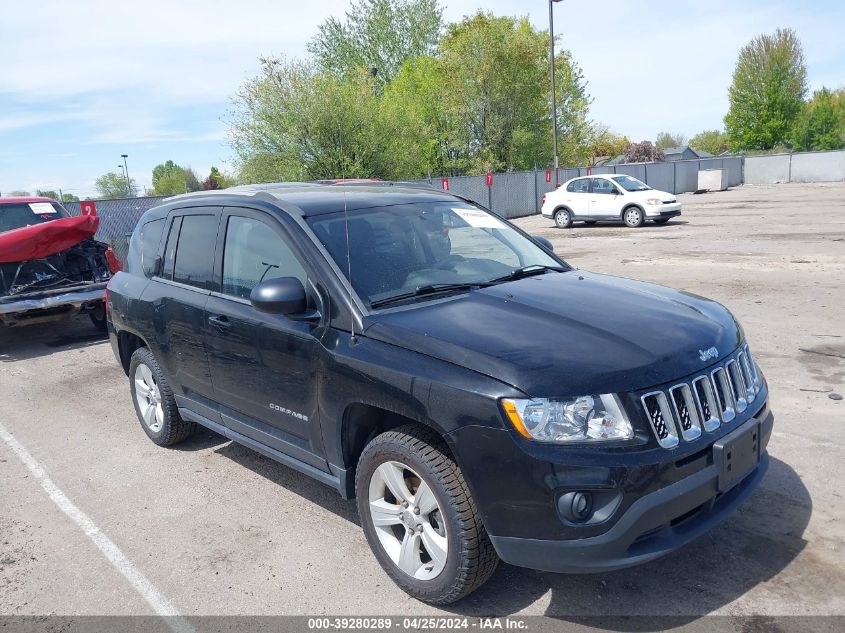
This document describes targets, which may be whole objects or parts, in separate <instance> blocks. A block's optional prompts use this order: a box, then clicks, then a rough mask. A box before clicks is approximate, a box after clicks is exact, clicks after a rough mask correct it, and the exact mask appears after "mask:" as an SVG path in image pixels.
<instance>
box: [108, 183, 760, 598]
mask: <svg viewBox="0 0 845 633" xmlns="http://www.w3.org/2000/svg"><path fill="white" fill-rule="evenodd" d="M129 251H130V252H129V256H128V260H127V262H126V271H125V272H121V273H118V274H117V275H116V276H115V277H114V278H113V279H112V281H111V283H110V284H109V288H108V298H107V302H108V318H109V330H110V336H111V343H112V346H113V347H114V351H115V354H116V355H117V358H118V360H119V362H120V363H121V364H122V366H123V369H124V370H125V371H126V373H127V374H128V376H129V386H130V390H131V395H132V400H133V402H134V405H135V409H136V411H137V414H138V417H139V418H140V421H141V427H142V428H143V429H144V431H145V432H146V434H147V435H148V436H149V437H150V439H152V441H153V442H155V443H156V444H159V445H162V446H168V445H171V444H175V443H176V442H179V441H181V440H184V439H185V438H186V437H187V436H188V435H190V434H191V433H192V432H193V431H194V429H195V428H196V425H197V424H200V425H202V426H205V427H208V428H210V429H213V430H215V431H217V432H218V433H221V434H222V435H224V436H226V437H228V438H231V439H232V440H234V441H236V442H240V443H242V444H244V445H246V446H249V447H251V448H253V449H255V450H257V451H259V452H261V453H263V454H264V455H267V456H269V457H271V458H273V459H275V460H278V461H280V462H282V463H283V464H286V465H288V466H290V467H291V468H295V469H297V470H300V471H302V472H304V473H307V474H309V475H311V476H312V477H314V478H316V479H318V480H320V481H322V482H323V483H325V484H327V485H329V486H331V487H333V488H335V489H337V491H338V492H339V493H340V494H341V495H343V496H344V497H346V498H353V497H355V498H357V504H358V510H359V513H360V516H361V523H362V525H363V528H364V533H365V535H366V538H367V540H368V541H369V544H370V546H371V547H372V549H373V552H374V553H375V556H376V557H377V558H378V560H379V562H380V563H381V565H382V566H383V567H384V569H385V571H386V572H387V574H389V575H390V576H391V578H392V579H393V580H394V581H395V582H396V583H397V584H398V585H399V586H400V587H401V588H402V589H404V590H405V591H407V592H408V593H409V594H411V595H413V596H415V597H417V598H419V599H421V600H424V601H427V602H431V603H437V604H446V603H449V602H453V601H455V600H457V599H459V598H461V597H462V596H465V595H466V594H468V593H469V592H471V591H472V590H474V589H475V588H477V587H478V586H480V585H481V584H482V583H483V582H484V581H485V580H487V579H488V578H489V577H490V575H491V574H492V573H493V571H494V569H495V567H496V564H497V562H498V560H499V559H502V560H504V561H506V562H508V563H512V564H514V565H522V566H526V567H532V568H535V569H541V570H548V571H558V572H590V571H606V570H612V569H618V568H622V567H626V566H629V565H634V564H638V563H642V562H645V561H649V560H652V559H654V558H656V557H658V556H661V555H663V554H666V553H668V552H671V551H673V550H675V549H677V548H678V547H680V546H681V545H683V544H684V543H686V542H688V541H690V540H691V539H693V538H694V537H696V536H698V535H700V534H701V533H702V532H704V531H705V530H707V529H708V528H710V527H711V526H713V525H714V524H715V523H717V522H718V521H720V520H721V519H723V518H724V517H725V516H726V515H727V514H729V513H730V512H731V511H732V510H733V509H735V508H736V507H737V506H738V505H739V504H740V503H741V502H742V501H743V500H744V499H745V498H746V497H747V496H748V495H749V494H750V493H751V491H752V490H753V489H754V488H755V486H756V485H757V484H758V483H759V481H760V479H761V478H762V477H763V474H764V472H765V470H766V467H767V463H768V458H767V455H766V452H765V448H766V444H767V442H768V439H769V436H770V434H771V431H772V422H773V416H772V413H771V412H770V411H769V407H768V404H767V396H768V392H767V386H766V382H765V380H764V379H763V376H762V374H761V372H760V370H759V368H758V367H757V365H756V364H755V363H754V361H753V360H752V357H751V353H750V351H749V349H748V345H747V344H746V342H745V340H744V337H743V332H742V328H741V327H740V326H739V324H738V323H737V322H736V321H735V320H734V318H733V317H732V316H731V314H730V313H729V312H728V310H726V309H725V308H724V307H722V306H721V305H719V304H718V303H715V302H713V301H710V300H708V299H705V298H703V297H699V296H696V295H692V294H689V293H686V292H681V291H677V290H672V289H669V288H664V287H661V286H657V285H654V284H648V283H641V282H637V281H632V280H630V279H622V278H619V277H610V276H607V275H599V274H595V273H590V272H586V271H582V270H576V269H574V268H572V267H571V266H569V265H567V264H566V263H565V262H564V261H562V260H560V259H558V258H557V257H556V256H555V255H554V254H553V252H552V248H551V245H550V244H549V243H548V242H547V241H546V240H544V239H543V238H532V237H530V236H528V235H526V234H525V233H523V232H522V231H521V230H520V229H518V228H517V227H515V226H513V225H512V224H510V223H508V222H507V221H505V220H503V219H501V218H500V217H498V216H496V215H494V214H492V213H489V212H488V211H486V210H484V209H482V208H480V207H478V206H476V205H475V204H473V203H470V202H468V201H466V200H464V199H461V198H458V197H456V196H452V195H449V194H446V193H441V192H439V191H434V190H431V189H423V188H413V187H408V186H398V185H396V186H393V185H391V184H390V183H386V184H384V185H381V186H375V185H368V186H331V185H328V186H327V185H287V186H285V185H261V186H256V187H251V188H250V187H247V188H239V189H234V190H225V191H223V192H219V193H216V194H210V193H204V194H202V195H188V196H180V197H178V198H174V199H171V200H170V201H168V202H166V203H165V204H163V205H162V206H159V207H156V208H154V209H151V210H150V211H148V212H147V213H145V214H144V216H143V217H142V218H141V220H140V222H139V224H138V226H137V228H136V229H135V232H134V233H133V235H132V239H131V243H130V249H129Z"/></svg>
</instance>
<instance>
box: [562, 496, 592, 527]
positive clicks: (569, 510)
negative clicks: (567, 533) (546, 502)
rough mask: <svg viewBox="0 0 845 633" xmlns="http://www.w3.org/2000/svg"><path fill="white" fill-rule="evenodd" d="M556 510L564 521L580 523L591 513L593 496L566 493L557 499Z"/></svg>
mask: <svg viewBox="0 0 845 633" xmlns="http://www.w3.org/2000/svg"><path fill="white" fill-rule="evenodd" d="M557 508H558V512H560V515H561V516H562V517H563V518H564V519H566V520H568V521H572V522H575V523H580V522H582V521H586V520H587V519H589V518H590V515H591V514H592V512H593V496H592V495H591V494H590V493H589V492H567V493H566V494H565V495H562V496H561V497H560V499H558V501H557Z"/></svg>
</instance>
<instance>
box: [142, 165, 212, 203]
mask: <svg viewBox="0 0 845 633" xmlns="http://www.w3.org/2000/svg"><path fill="white" fill-rule="evenodd" d="M152 182H153V195H156V196H174V195H176V194H179V193H187V192H189V191H199V190H200V188H201V185H200V182H199V179H198V178H197V175H196V174H195V173H194V171H193V170H192V169H191V168H190V167H187V168H186V167H181V166H179V165H177V164H176V163H174V162H173V161H172V160H168V161H167V162H165V163H161V164H159V165H156V166H155V167H153V175H152Z"/></svg>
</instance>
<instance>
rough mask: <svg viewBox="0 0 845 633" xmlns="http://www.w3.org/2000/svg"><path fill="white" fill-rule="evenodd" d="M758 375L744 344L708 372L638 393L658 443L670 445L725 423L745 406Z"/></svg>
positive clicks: (751, 398) (754, 390)
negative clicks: (663, 387)
mask: <svg viewBox="0 0 845 633" xmlns="http://www.w3.org/2000/svg"><path fill="white" fill-rule="evenodd" d="M761 389H762V378H761V375H760V373H759V370H758V369H757V366H756V365H755V364H754V360H753V359H752V358H751V352H750V351H749V349H748V345H747V344H744V345H743V346H742V347H741V348H740V350H739V352H735V353H734V354H732V355H731V356H730V357H728V358H726V359H725V360H724V361H723V362H721V363H719V364H718V365H717V366H716V367H714V368H712V369H711V370H710V372H709V373H703V374H701V375H698V376H695V377H694V378H692V379H691V380H689V381H688V382H687V381H684V382H681V383H679V384H677V385H674V386H672V387H670V388H668V389H666V390H665V391H664V390H658V391H652V392H649V393H647V394H645V395H644V396H642V397H641V401H642V405H643V408H644V410H645V413H646V417H647V418H648V421H649V423H650V425H651V428H652V430H653V431H654V435H655V437H656V438H657V442H658V444H660V446H662V447H664V448H673V447H675V446H677V445H678V444H679V443H680V440H681V439H683V440H684V441H685V442H691V441H694V440H695V439H697V438H699V437H700V436H701V435H702V433H709V432H712V431H715V430H716V429H718V428H719V427H720V426H721V425H722V424H728V423H730V422H731V421H732V420H734V419H735V418H736V417H737V415H739V414H741V413H743V412H744V411H745V410H746V409H748V408H749V407H750V405H751V403H752V402H753V401H754V399H755V398H756V397H757V394H759V393H760V390H761Z"/></svg>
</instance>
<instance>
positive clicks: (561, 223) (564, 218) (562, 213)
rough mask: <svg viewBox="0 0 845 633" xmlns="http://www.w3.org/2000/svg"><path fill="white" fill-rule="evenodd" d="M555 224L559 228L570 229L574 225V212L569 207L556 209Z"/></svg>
mask: <svg viewBox="0 0 845 633" xmlns="http://www.w3.org/2000/svg"><path fill="white" fill-rule="evenodd" d="M554 218H555V226H556V227H557V228H559V229H568V228H569V227H570V226H572V213H570V212H569V209H558V210H557V211H555V215H554Z"/></svg>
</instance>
